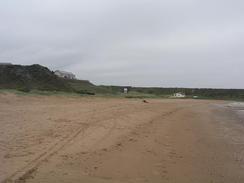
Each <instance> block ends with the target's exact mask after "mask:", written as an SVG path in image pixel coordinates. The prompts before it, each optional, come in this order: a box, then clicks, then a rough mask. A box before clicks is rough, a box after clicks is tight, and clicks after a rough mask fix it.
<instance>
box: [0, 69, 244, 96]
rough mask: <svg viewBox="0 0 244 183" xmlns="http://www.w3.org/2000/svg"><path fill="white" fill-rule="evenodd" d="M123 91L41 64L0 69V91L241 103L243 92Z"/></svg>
mask: <svg viewBox="0 0 244 183" xmlns="http://www.w3.org/2000/svg"><path fill="white" fill-rule="evenodd" d="M123 88H124V86H96V85H94V84H92V83H91V82H89V81H87V80H70V79H63V78H59V77H57V76H56V75H55V74H54V73H53V72H52V71H50V70H49V69H48V68H46V67H43V66H41V65H31V66H22V65H3V66H0V92H1V91H2V92H6V91H11V92H15V93H18V94H26V93H29V94H39V95H75V96H81V95H82V96H84V95H91V96H92V95H98V96H114V97H125V98H169V97H170V96H172V95H173V94H174V93H177V92H182V93H185V94H186V96H187V98H198V99H223V100H244V89H205V88H156V87H154V88H153V87H151V88H147V87H129V93H128V94H123Z"/></svg>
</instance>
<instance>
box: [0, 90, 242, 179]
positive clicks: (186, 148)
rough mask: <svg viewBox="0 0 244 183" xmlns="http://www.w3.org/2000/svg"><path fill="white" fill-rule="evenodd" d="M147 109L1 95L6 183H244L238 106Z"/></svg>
mask: <svg viewBox="0 0 244 183" xmlns="http://www.w3.org/2000/svg"><path fill="white" fill-rule="evenodd" d="M148 102H149V103H143V102H142V101H141V100H139V99H130V100H129V99H115V98H97V97H94V98H82V97H81V98H78V97H73V98H72V97H57V96H56V97H55V96H48V97H47V96H16V95H13V94H0V116H1V118H0V125H1V128H0V162H1V165H0V182H30V183H31V182H33V183H34V182H50V183H53V182H86V183H102V182H108V183H111V182H113V183H116V182H118V183H122V182H123V183H134V182H135V183H137V182H139V183H144V182H153V183H154V182H155V183H163V182H166V183H167V182H168V183H196V182H197V183H208V182H209V183H210V182H214V183H230V182H231V183H242V182H244V173H243V172H244V125H243V118H242V117H241V116H240V115H238V114H237V112H236V108H235V106H234V107H233V105H230V104H229V102H225V101H213V100H212V101H207V100H174V99H168V100H166V99H150V100H148ZM238 110H239V108H238Z"/></svg>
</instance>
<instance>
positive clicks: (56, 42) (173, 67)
mask: <svg viewBox="0 0 244 183" xmlns="http://www.w3.org/2000/svg"><path fill="white" fill-rule="evenodd" d="M243 5H244V2H243V1H240V0H233V1H228V0H222V1H220V0H215V1H210V0H205V1H200V0H163V1H162V0H133V1H131V0H130V1H129V0H116V1H114V0H103V1H100V0H42V1H41V0H22V1H18V0H9V1H3V0H0V22H1V24H2V25H1V26H0V40H1V42H0V62H1V61H3V62H6V61H11V62H14V63H18V64H32V63H39V64H43V65H46V66H48V67H50V68H51V69H57V68H58V69H63V70H68V71H72V72H74V73H75V74H76V75H77V76H78V77H79V78H81V79H89V80H91V81H92V82H95V83H96V84H116V85H122V84H123V85H136V86H162V87H167V86H179V87H221V88H244V84H243V82H242V79H241V78H243V77H244V72H243V71H242V68H243V67H244V61H243V58H244V54H243V47H244V24H243V19H244V12H243V11H242V8H241V7H243Z"/></svg>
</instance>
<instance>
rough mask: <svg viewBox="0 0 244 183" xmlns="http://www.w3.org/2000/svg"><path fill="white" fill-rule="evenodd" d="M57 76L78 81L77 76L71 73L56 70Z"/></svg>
mask: <svg viewBox="0 0 244 183" xmlns="http://www.w3.org/2000/svg"><path fill="white" fill-rule="evenodd" d="M54 74H55V75H57V76H58V77H60V78H65V79H76V77H75V75H74V74H73V73H71V72H66V71H60V70H56V71H55V72H54Z"/></svg>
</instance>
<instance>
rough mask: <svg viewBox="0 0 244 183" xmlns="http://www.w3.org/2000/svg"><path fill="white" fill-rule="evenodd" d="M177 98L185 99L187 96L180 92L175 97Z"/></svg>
mask: <svg viewBox="0 0 244 183" xmlns="http://www.w3.org/2000/svg"><path fill="white" fill-rule="evenodd" d="M173 97H175V98H185V97H186V95H185V94H184V93H181V92H178V93H175V94H174V95H173Z"/></svg>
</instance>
